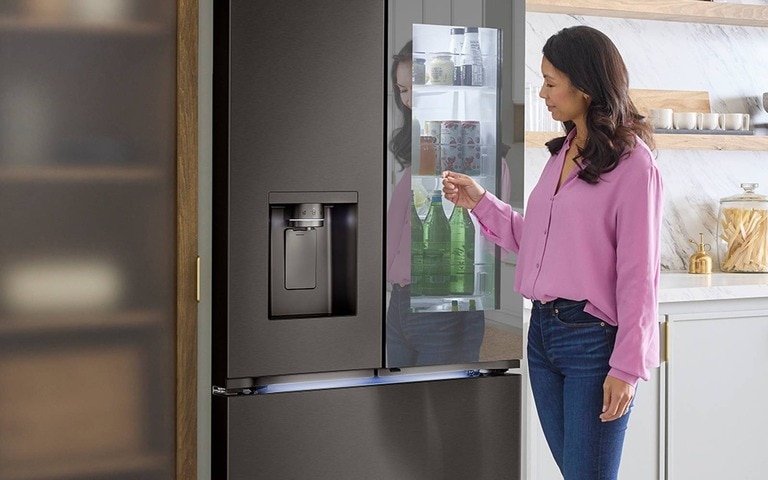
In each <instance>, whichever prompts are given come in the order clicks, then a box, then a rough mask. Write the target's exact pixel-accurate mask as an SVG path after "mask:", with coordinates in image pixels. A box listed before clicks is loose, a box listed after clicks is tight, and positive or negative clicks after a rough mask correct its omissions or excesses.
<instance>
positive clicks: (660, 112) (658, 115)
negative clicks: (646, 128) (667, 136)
mask: <svg viewBox="0 0 768 480" xmlns="http://www.w3.org/2000/svg"><path fill="white" fill-rule="evenodd" d="M648 117H649V118H650V121H651V127H653V128H663V129H670V128H672V109H671V108H652V109H651V110H650V112H649V115H648Z"/></svg>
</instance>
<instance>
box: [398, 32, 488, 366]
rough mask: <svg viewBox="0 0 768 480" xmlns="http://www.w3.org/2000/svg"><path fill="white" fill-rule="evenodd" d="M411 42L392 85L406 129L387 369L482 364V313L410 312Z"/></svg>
mask: <svg viewBox="0 0 768 480" xmlns="http://www.w3.org/2000/svg"><path fill="white" fill-rule="evenodd" d="M412 48H413V47H412V42H408V43H406V44H405V46H404V47H403V48H402V49H401V50H400V52H399V53H398V54H397V55H395V56H394V58H393V60H394V61H393V63H392V71H391V77H392V85H393V88H394V94H395V95H394V97H395V104H396V105H397V108H398V110H399V111H400V113H401V114H402V119H403V126H402V127H400V128H398V129H395V130H394V132H393V134H392V140H391V141H390V143H389V148H390V150H391V151H392V153H393V154H394V156H395V160H396V161H397V163H398V165H399V167H400V171H401V178H400V181H399V182H398V183H397V185H396V186H395V189H394V191H393V192H392V199H391V201H390V204H389V210H388V212H387V281H388V282H389V283H390V285H391V287H392V290H391V297H390V301H389V306H388V309H387V366H389V367H412V366H418V365H440V364H464V363H472V362H477V361H478V359H479V357H480V345H481V344H482V341H483V333H484V331H485V316H484V314H483V312H482V311H479V310H478V311H472V312H423V313H414V312H413V311H412V309H411V294H410V284H411V220H410V199H411V145H412V135H413V132H412V123H411V109H412V103H411V102H412V94H411V86H412V72H411V68H412Z"/></svg>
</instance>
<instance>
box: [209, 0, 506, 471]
mask: <svg viewBox="0 0 768 480" xmlns="http://www.w3.org/2000/svg"><path fill="white" fill-rule="evenodd" d="M419 3H421V2H419ZM431 3H432V4H433V5H438V8H443V7H442V6H441V5H439V2H431ZM451 3H456V2H451V1H450V0H446V1H445V2H443V4H445V5H446V6H447V8H450V5H451ZM502 3H503V2H502ZM478 4H480V2H478ZM412 5H413V3H412V2H394V1H390V2H388V1H387V0H323V1H322V2H319V1H315V0H281V1H267V0H215V2H214V73H213V75H214V80H213V85H214V87H213V88H214V92H213V98H214V106H213V114H214V121H213V128H214V132H213V133H214V136H213V143H214V145H213V150H214V151H213V185H212V188H213V266H212V267H213V296H214V297H213V302H212V310H213V311H212V318H213V358H212V361H213V365H212V369H213V379H212V383H213V392H212V393H213V399H212V405H213V412H212V422H213V424H212V432H213V433H212V435H213V438H212V478H216V479H225V478H226V479H253V478H270V479H305V478H306V479H310V478H311V479H397V480H407V479H414V480H416V479H419V480H422V479H457V480H458V479H461V480H466V479H473V480H478V479H501V478H504V479H516V478H519V476H520V448H521V446H520V428H521V427H520V426H521V418H520V402H521V378H520V376H519V375H518V374H515V373H513V372H511V371H510V370H509V369H510V368H514V367H517V366H519V354H515V353H513V351H514V349H513V348H508V347H510V346H509V345H507V344H505V343H504V339H503V338H502V339H501V340H500V339H499V338H498V337H497V336H495V335H496V334H498V332H499V330H498V329H495V328H493V327H494V325H493V324H492V323H493V322H489V321H488V320H487V316H488V314H489V312H493V311H494V310H497V309H498V308H499V303H500V299H501V296H502V295H504V292H503V291H501V288H500V262H499V258H500V252H499V251H498V249H497V248H496V247H494V246H493V245H492V244H491V243H489V242H487V241H486V240H484V239H483V237H482V236H481V235H480V228H479V226H478V225H477V224H476V223H475V221H474V220H472V218H471V216H470V215H469V214H468V213H467V212H464V211H462V210H460V209H454V208H453V206H452V204H449V203H448V202H447V201H446V200H444V199H443V198H442V197H441V196H440V194H439V189H440V188H441V185H440V181H439V173H440V171H441V170H443V169H445V168H450V169H453V170H457V171H461V172H464V173H466V174H468V175H471V176H473V177H474V178H476V179H477V180H478V181H479V182H480V183H482V184H483V185H484V187H485V188H487V189H488V190H489V191H491V192H495V193H498V194H499V195H503V193H504V192H503V190H504V188H503V184H502V178H503V177H504V176H505V175H504V173H505V168H504V165H503V163H504V159H503V158H502V157H503V155H504V154H505V151H506V149H507V148H508V147H506V146H505V145H504V144H503V143H502V133H501V130H502V124H501V121H500V118H501V116H502V114H501V110H502V107H501V105H502V103H501V91H502V90H501V85H502V73H501V72H502V59H503V58H504V56H503V52H502V38H503V35H504V34H505V32H504V31H503V29H498V28H490V27H485V26H475V25H429V24H425V23H419V22H410V21H409V20H408V18H407V17H405V18H401V17H399V16H398V12H400V13H402V12H403V11H406V10H408V9H410V8H411V7H412ZM425 8H426V7H425ZM433 8H434V7H433ZM510 20H511V19H510ZM403 25H406V26H405V27H403ZM404 29H405V30H407V34H403V32H404V31H405V30H404ZM408 37H409V38H408ZM399 66H400V68H398V67H399ZM506 128H508V127H506ZM510 338H512V337H510ZM494 344H495V345H496V346H495V347H494ZM499 345H501V346H499Z"/></svg>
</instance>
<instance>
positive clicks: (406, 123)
mask: <svg viewBox="0 0 768 480" xmlns="http://www.w3.org/2000/svg"><path fill="white" fill-rule="evenodd" d="M392 60H393V62H392V70H391V71H390V76H391V78H392V89H393V91H394V97H395V105H397V109H398V110H399V111H400V113H401V114H402V117H403V126H402V127H400V128H396V129H394V130H393V131H392V139H391V140H390V141H389V149H390V150H391V151H392V153H393V154H394V155H395V160H397V163H399V164H400V169H401V170H403V169H405V168H406V167H409V166H410V165H411V142H412V140H411V109H410V108H408V107H406V106H405V104H404V103H403V101H402V100H401V99H400V90H399V89H398V88H397V67H398V66H399V65H400V64H401V63H403V62H413V42H412V41H408V43H406V44H405V45H403V48H402V49H400V52H399V53H398V54H397V55H394V56H393V57H392Z"/></svg>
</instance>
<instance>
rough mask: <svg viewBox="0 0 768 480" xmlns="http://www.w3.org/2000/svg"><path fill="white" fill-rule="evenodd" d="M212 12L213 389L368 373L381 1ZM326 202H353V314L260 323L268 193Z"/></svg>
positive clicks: (380, 145) (374, 290)
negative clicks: (284, 377) (235, 382)
mask: <svg viewBox="0 0 768 480" xmlns="http://www.w3.org/2000/svg"><path fill="white" fill-rule="evenodd" d="M214 8H215V9H216V10H215V17H216V18H215V20H214V21H215V28H216V29H217V31H215V46H214V69H215V71H214V76H215V78H214V102H215V105H214V115H215V121H214V123H215V124H216V125H215V127H214V160H213V163H214V187H213V188H214V220H213V223H214V245H213V249H214V256H215V258H214V265H213V270H214V273H213V275H214V287H213V288H214V305H213V318H214V327H213V328H214V342H215V344H216V349H217V351H218V352H221V351H224V350H226V351H227V352H228V353H227V354H216V355H214V376H215V377H216V381H217V382H223V378H224V377H229V378H233V377H254V376H263V375H278V374H288V373H297V372H306V371H312V372H317V371H328V370H339V369H355V368H371V367H377V366H380V365H381V363H382V334H381V328H382V327H381V322H382V310H383V307H382V298H383V283H382V277H383V265H382V258H383V246H382V244H383V210H384V207H383V202H384V192H383V171H384V166H383V164H384V160H383V158H384V148H385V147H384V143H385V140H384V133H383V132H384V122H385V114H384V95H385V91H384V88H385V87H384V82H385V80H386V71H385V59H384V57H385V49H384V37H385V32H384V30H385V2H384V0H356V1H348V0H324V1H322V2H317V1H315V0H289V1H288V0H286V1H280V2H274V1H266V0H262V1H255V0H232V1H231V2H229V6H227V2H217V3H216V4H215V5H214ZM222 32H224V33H222ZM227 32H228V33H227ZM328 191H332V192H349V193H350V194H352V195H355V196H356V198H357V204H356V207H355V208H356V218H357V220H356V222H357V224H356V225H355V228H356V229H357V235H356V236H355V237H354V241H355V242H356V245H355V246H356V252H357V258H358V262H357V264H355V265H353V266H352V267H351V268H355V269H356V272H354V273H355V275H353V276H352V278H356V283H355V285H352V286H348V285H340V286H339V287H338V288H342V287H343V288H351V289H353V290H354V291H355V292H356V296H355V299H354V302H355V303H356V305H355V306H354V307H355V308H348V310H349V311H354V312H355V314H354V315H344V316H330V317H326V318H312V319H291V320H280V321H274V320H269V319H268V316H269V314H268V299H269V278H270V275H269V271H270V268H271V266H270V258H269V257H270V255H269V241H270V237H269V215H270V213H269V212H270V207H269V203H270V200H269V196H270V192H285V193H284V194H285V195H288V196H290V192H317V193H318V197H317V198H316V199H315V198H310V199H308V200H307V202H317V203H324V201H323V198H322V197H323V195H325V192H328ZM346 241H352V240H349V238H347V239H346ZM343 248H344V246H338V245H332V246H331V249H332V253H334V252H336V251H337V250H341V251H343ZM340 283H342V284H343V281H340ZM339 301H341V302H348V300H347V299H341V300H339Z"/></svg>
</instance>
